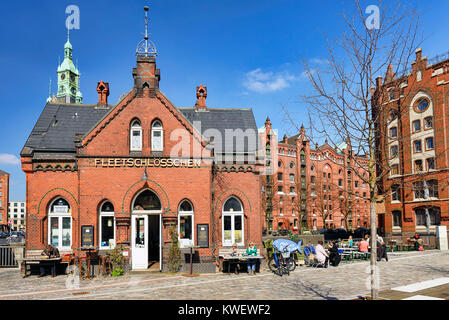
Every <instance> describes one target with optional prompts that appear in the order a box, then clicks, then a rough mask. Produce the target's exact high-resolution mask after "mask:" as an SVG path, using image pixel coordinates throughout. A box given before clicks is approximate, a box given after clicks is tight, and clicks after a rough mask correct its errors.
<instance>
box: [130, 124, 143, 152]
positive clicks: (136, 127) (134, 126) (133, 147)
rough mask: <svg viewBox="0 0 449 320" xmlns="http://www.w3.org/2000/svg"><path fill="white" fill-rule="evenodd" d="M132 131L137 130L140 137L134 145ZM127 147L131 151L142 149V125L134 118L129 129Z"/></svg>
mask: <svg viewBox="0 0 449 320" xmlns="http://www.w3.org/2000/svg"><path fill="white" fill-rule="evenodd" d="M134 132H138V133H139V136H140V139H139V145H134V141H133V137H134ZM129 147H130V150H131V151H142V125H141V123H140V121H139V120H134V121H133V122H132V124H131V129H130V131H129Z"/></svg>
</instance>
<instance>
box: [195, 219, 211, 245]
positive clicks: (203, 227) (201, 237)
mask: <svg viewBox="0 0 449 320" xmlns="http://www.w3.org/2000/svg"><path fill="white" fill-rule="evenodd" d="M196 237H197V238H196V243H197V245H198V247H200V248H209V225H208V224H197V225H196Z"/></svg>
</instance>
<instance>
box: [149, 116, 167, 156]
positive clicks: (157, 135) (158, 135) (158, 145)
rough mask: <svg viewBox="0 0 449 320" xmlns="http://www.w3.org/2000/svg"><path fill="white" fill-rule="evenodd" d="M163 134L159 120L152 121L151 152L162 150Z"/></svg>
mask: <svg viewBox="0 0 449 320" xmlns="http://www.w3.org/2000/svg"><path fill="white" fill-rule="evenodd" d="M163 134H164V132H163V128H162V123H161V122H160V121H159V120H156V121H154V122H153V124H152V125H151V151H162V150H163V148H164V143H163V141H164V140H163Z"/></svg>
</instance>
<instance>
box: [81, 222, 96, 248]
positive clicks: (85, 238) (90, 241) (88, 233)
mask: <svg viewBox="0 0 449 320" xmlns="http://www.w3.org/2000/svg"><path fill="white" fill-rule="evenodd" d="M93 245H94V226H81V247H93Z"/></svg>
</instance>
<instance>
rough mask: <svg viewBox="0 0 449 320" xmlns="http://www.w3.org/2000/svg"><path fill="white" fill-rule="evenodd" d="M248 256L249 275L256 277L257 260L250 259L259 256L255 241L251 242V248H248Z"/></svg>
mask: <svg viewBox="0 0 449 320" xmlns="http://www.w3.org/2000/svg"><path fill="white" fill-rule="evenodd" d="M246 254H247V255H248V273H249V274H251V275H255V274H256V262H257V259H252V258H249V257H251V256H257V247H256V246H255V245H254V242H253V241H250V242H249V246H248V248H246Z"/></svg>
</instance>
